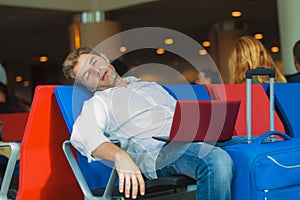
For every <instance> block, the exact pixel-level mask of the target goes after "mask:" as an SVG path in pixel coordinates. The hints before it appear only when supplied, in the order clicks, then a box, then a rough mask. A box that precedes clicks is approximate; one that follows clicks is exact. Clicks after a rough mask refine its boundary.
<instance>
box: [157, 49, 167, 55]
mask: <svg viewBox="0 0 300 200" xmlns="http://www.w3.org/2000/svg"><path fill="white" fill-rule="evenodd" d="M164 53H165V50H164V49H162V48H158V49H157V50H156V54H158V55H162V54H164Z"/></svg>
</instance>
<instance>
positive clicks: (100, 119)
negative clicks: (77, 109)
mask: <svg viewBox="0 0 300 200" xmlns="http://www.w3.org/2000/svg"><path fill="white" fill-rule="evenodd" d="M108 122H109V113H108V111H107V107H106V106H105V104H104V103H103V102H102V101H101V99H99V98H95V97H93V98H91V99H90V100H88V101H86V102H85V103H84V105H83V108H82V112H81V113H80V115H79V116H78V118H77V119H76V121H75V123H74V125H73V131H72V135H71V143H72V145H73V146H74V147H75V148H76V149H77V150H78V151H79V152H80V153H81V154H82V155H84V156H86V157H87V158H88V160H89V162H90V161H92V160H95V159H94V158H93V156H92V155H91V154H92V152H93V151H94V150H95V149H96V148H97V147H99V146H100V145H101V144H102V143H104V142H110V140H109V139H108V138H107V137H106V136H105V135H104V132H105V130H106V128H107V126H108Z"/></svg>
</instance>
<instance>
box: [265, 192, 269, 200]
mask: <svg viewBox="0 0 300 200" xmlns="http://www.w3.org/2000/svg"><path fill="white" fill-rule="evenodd" d="M264 192H265V198H264V200H268V192H269V190H264Z"/></svg>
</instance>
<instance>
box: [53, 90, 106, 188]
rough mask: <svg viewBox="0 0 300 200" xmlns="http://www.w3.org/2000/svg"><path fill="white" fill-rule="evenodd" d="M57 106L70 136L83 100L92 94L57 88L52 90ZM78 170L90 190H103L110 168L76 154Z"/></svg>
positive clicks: (85, 91)
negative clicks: (89, 161)
mask: <svg viewBox="0 0 300 200" xmlns="http://www.w3.org/2000/svg"><path fill="white" fill-rule="evenodd" d="M54 93H55V97H56V100H57V103H58V106H59V108H60V110H61V113H62V115H63V118H64V120H65V123H66V125H67V127H68V130H69V132H70V134H71V133H72V128H73V124H74V122H75V120H76V118H77V117H78V115H79V114H80V112H81V109H82V106H83V103H84V101H85V100H87V99H89V98H91V97H92V95H93V93H91V92H90V91H88V90H86V89H83V88H81V87H77V86H57V87H56V88H55V90H54ZM77 159H78V164H79V166H80V169H81V171H82V173H83V175H84V177H85V179H86V181H87V183H88V185H89V187H90V189H91V190H95V189H99V188H105V187H106V184H107V180H108V178H109V175H110V172H111V167H108V166H107V165H105V164H103V163H102V162H91V163H88V161H87V158H86V157H85V156H83V155H81V154H80V153H79V152H77Z"/></svg>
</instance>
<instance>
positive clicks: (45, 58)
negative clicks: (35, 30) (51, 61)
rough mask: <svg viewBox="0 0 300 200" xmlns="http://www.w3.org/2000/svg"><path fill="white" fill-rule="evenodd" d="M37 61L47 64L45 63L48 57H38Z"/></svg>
mask: <svg viewBox="0 0 300 200" xmlns="http://www.w3.org/2000/svg"><path fill="white" fill-rule="evenodd" d="M39 61H40V62H41V63H43V62H47V61H48V57H47V56H40V58H39Z"/></svg>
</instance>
